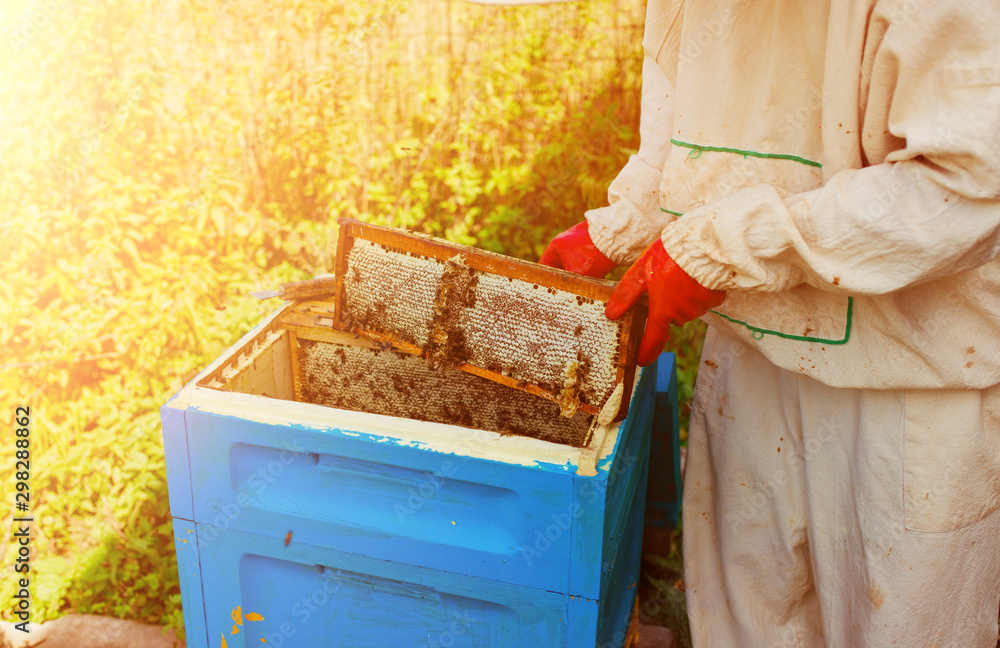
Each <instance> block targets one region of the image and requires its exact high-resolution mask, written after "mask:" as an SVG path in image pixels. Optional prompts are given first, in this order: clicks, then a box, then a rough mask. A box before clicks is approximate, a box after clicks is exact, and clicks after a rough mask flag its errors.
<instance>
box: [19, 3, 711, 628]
mask: <svg viewBox="0 0 1000 648" xmlns="http://www.w3.org/2000/svg"><path fill="white" fill-rule="evenodd" d="M40 11H41V12H42V13H39V12H40ZM642 14H643V7H642V6H641V4H637V3H635V2H633V1H632V0H613V1H611V2H606V3H573V4H560V5H547V6H538V7H526V8H497V7H483V6H478V5H472V4H467V3H464V2H460V1H458V0H434V1H430V0H425V1H421V2H417V1H408V2H402V1H401V0H372V1H370V2H365V3H356V2H339V1H336V0H335V1H334V2H330V1H322V2H321V1H318V0H276V1H273V2H259V1H254V0H250V1H249V2H240V3H236V2H220V3H209V4H205V3H198V2H195V1H194V0H170V1H167V0H129V1H126V0H109V1H108V2H104V3H98V4H90V3H74V2H70V1H69V0H56V1H55V2H50V3H46V4H45V5H44V6H42V5H28V6H15V3H12V2H6V1H0V32H2V33H0V89H2V92H0V114H2V115H3V116H4V118H3V121H4V130H3V132H4V136H3V137H2V138H0V205H3V209H4V212H3V215H2V216H0V241H2V247H0V249H2V252H3V254H0V271H2V273H3V277H4V281H3V282H2V283H0V348H2V350H3V355H2V357H0V411H2V412H9V413H10V414H11V416H12V415H13V408H14V407H15V406H16V405H19V404H28V405H30V406H31V407H32V411H33V414H34V416H33V429H32V469H31V482H32V489H33V499H32V513H33V514H34V515H35V516H36V519H37V524H36V526H35V534H36V535H35V538H34V542H33V547H34V561H33V563H32V564H33V567H34V569H35V574H34V576H35V579H34V580H33V590H34V591H33V594H34V612H35V618H34V620H35V621H42V620H45V619H48V618H52V617H55V616H58V615H60V614H62V613H65V612H67V611H78V612H97V613H106V614H112V615H115V616H120V617H128V618H136V619H142V620H146V621H151V622H159V623H166V624H170V625H173V626H179V625H180V622H181V617H180V606H179V594H178V585H177V572H176V564H175V559H174V555H173V545H172V533H171V528H170V514H169V510H168V503H167V494H166V482H165V475H164V469H163V451H162V447H161V441H160V429H159V422H158V407H159V405H160V404H162V403H163V402H164V401H165V400H166V399H167V398H168V397H169V396H170V394H171V393H173V392H174V391H176V390H177V389H178V388H179V387H180V386H181V385H182V384H184V383H185V382H186V381H187V380H189V379H190V378H191V377H193V375H194V373H195V372H196V371H197V370H198V369H200V368H202V367H204V366H205V365H206V364H207V363H208V362H210V361H211V360H212V359H213V358H215V357H217V356H218V355H219V354H220V353H221V352H222V351H223V350H224V349H225V348H226V347H227V346H228V345H229V344H231V343H232V342H233V341H235V340H236V339H237V338H238V337H239V335H241V334H242V333H243V332H245V331H246V330H247V329H248V328H249V327H251V326H252V325H253V324H254V323H255V322H256V321H258V320H259V319H260V318H261V317H262V315H263V314H264V313H266V312H267V310H269V309H270V308H271V307H272V305H270V304H259V303H257V302H256V301H255V300H253V299H250V298H248V297H247V296H246V291H248V290H253V289H259V288H263V287H271V286H273V285H275V284H277V283H280V282H282V281H290V280H295V279H303V278H307V277H309V276H311V275H313V274H315V273H318V272H323V271H329V270H330V269H331V268H332V267H333V255H334V251H335V248H336V235H337V226H336V218H337V217H340V216H349V217H354V218H360V219H364V220H367V221H370V222H376V223H382V224H390V225H395V226H404V227H410V228H414V229H418V230H421V231H424V232H428V233H431V234H434V235H438V236H444V237H447V238H449V239H452V240H456V241H459V242H462V243H467V244H472V245H478V246H481V247H485V248H488V249H492V250H496V251H499V252H504V253H507V254H512V255H515V256H519V257H523V258H529V259H534V258H537V255H538V254H539V253H540V252H541V249H542V248H543V246H544V244H545V242H546V241H548V240H549V239H550V238H551V236H552V235H554V234H555V233H557V232H558V231H560V230H561V229H563V228H565V227H567V226H569V225H571V224H572V223H575V222H577V221H578V220H580V219H581V218H582V216H583V213H584V211H586V210H587V209H589V208H592V207H596V206H599V205H602V204H603V203H604V201H605V200H606V197H605V195H606V190H607V185H608V183H609V182H610V180H611V179H612V178H613V177H614V175H615V174H616V173H617V171H618V170H619V169H620V168H621V166H622V165H623V164H624V162H625V160H626V159H627V156H628V154H629V153H630V152H632V151H634V150H635V148H636V147H637V144H638V142H637V137H638V135H637V126H636V125H637V122H638V111H639V94H638V88H639V75H640V67H641V49H640V40H641V31H642V26H641V22H642ZM685 330H686V331H688V332H687V333H682V334H681V335H680V347H681V348H683V349H688V348H689V347H690V345H689V344H688V343H689V342H691V341H692V340H693V341H696V340H697V338H698V331H697V330H696V329H685ZM690 331H694V332H693V333H692V332H690ZM685 353H686V354H685V355H684V356H683V362H682V364H681V370H682V379H683V382H684V385H683V386H682V389H684V390H687V391H685V392H684V393H685V394H687V393H689V390H690V381H691V380H692V379H693V372H694V370H695V368H696V363H692V362H691V360H692V358H693V357H694V356H692V355H691V353H690V352H687V351H686V352H685ZM7 429H10V427H9V425H8V427H7ZM12 446H13V440H12V438H11V436H10V435H8V434H7V433H6V432H0V454H2V456H5V457H6V456H11V453H10V451H11V449H12ZM12 468H13V466H12V464H11V462H4V463H0V484H2V492H4V493H8V492H12V488H9V486H11V484H12V483H13V480H14V475H13V471H12ZM11 517H12V516H9V515H8V516H6V517H4V518H3V522H0V524H3V525H9V520H10V519H11ZM5 530H9V529H5ZM10 552H11V547H10V546H7V547H6V548H5V550H4V553H3V555H2V556H0V558H2V561H3V563H4V564H8V560H9V558H10V557H11V555H12V554H11V553H10ZM12 594H13V582H11V580H10V579H8V578H6V577H4V579H3V580H2V581H0V610H2V611H0V615H5V614H6V613H7V612H6V611H7V610H10V609H11V606H10V600H11V599H10V596H11V595H12Z"/></svg>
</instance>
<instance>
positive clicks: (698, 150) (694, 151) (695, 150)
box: [670, 139, 823, 169]
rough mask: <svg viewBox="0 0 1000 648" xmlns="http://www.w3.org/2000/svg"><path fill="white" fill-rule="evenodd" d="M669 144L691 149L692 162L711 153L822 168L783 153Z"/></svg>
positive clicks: (676, 142)
mask: <svg viewBox="0 0 1000 648" xmlns="http://www.w3.org/2000/svg"><path fill="white" fill-rule="evenodd" d="M670 143H671V144H674V145H676V146H683V147H684V148H689V149H691V152H690V153H688V157H689V158H691V159H692V160H697V159H698V158H699V157H701V154H702V152H704V151H709V152H711V153H735V154H737V155H742V156H743V157H744V158H747V157H757V158H768V159H772V160H792V161H793V162H801V163H802V164H807V165H809V166H811V167H817V168H820V169H821V168H823V165H822V164H820V163H819V162H816V161H815V160H807V159H806V158H804V157H799V156H798V155H786V154H784V153H759V152H757V151H745V150H743V149H735V148H727V147H725V146H701V145H700V144H690V143H688V142H682V141H680V140H675V139H672V140H670Z"/></svg>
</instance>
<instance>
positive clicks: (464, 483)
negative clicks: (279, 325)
mask: <svg viewBox="0 0 1000 648" xmlns="http://www.w3.org/2000/svg"><path fill="white" fill-rule="evenodd" d="M289 308H290V305H288V304H286V305H285V306H283V307H282V308H280V309H279V310H278V311H276V312H275V313H273V314H272V315H271V316H270V317H268V318H267V319H266V320H264V321H263V322H262V323H261V324H260V325H259V326H258V327H256V328H255V329H254V330H253V331H251V332H250V333H248V334H247V335H246V336H245V337H244V338H243V339H241V340H240V341H239V342H238V343H237V344H236V345H234V346H233V347H232V348H231V349H229V350H228V351H227V352H226V353H225V354H223V355H222V356H221V357H220V358H219V359H218V360H216V361H215V362H214V363H213V364H212V365H211V366H209V367H208V368H207V369H206V370H205V371H203V372H202V373H201V374H200V375H199V376H198V377H196V378H195V379H194V380H193V381H192V382H191V383H189V384H188V385H187V386H186V387H184V388H183V389H182V390H181V391H180V392H179V393H178V394H177V395H176V396H175V397H174V398H173V399H172V400H171V401H170V402H168V403H167V404H166V405H165V406H164V407H163V409H162V417H163V423H164V446H165V450H166V455H167V470H168V477H169V488H170V503H171V511H172V514H173V516H174V518H175V525H174V526H175V533H176V543H175V544H176V547H177V550H178V564H179V567H180V569H181V578H182V597H183V604H184V610H185V623H186V626H187V631H188V638H189V645H190V646H201V645H205V646H207V645H213V646H215V645H218V642H219V639H218V638H219V636H220V635H219V633H220V632H221V633H223V634H224V635H225V637H226V639H227V641H228V645H230V646H237V645H244V644H243V642H244V641H246V643H247V644H249V643H250V641H247V640H248V639H249V638H251V637H252V638H254V641H256V640H257V639H258V638H262V637H269V639H268V641H269V643H270V644H271V645H274V644H275V643H276V641H282V639H281V638H282V637H284V638H285V639H288V641H289V642H290V643H288V645H296V646H300V645H301V646H307V645H308V646H312V645H316V646H318V645H328V644H324V643H322V640H320V639H317V640H316V641H320V643H315V642H313V643H309V642H311V641H313V639H309V638H310V637H330V636H332V635H331V633H334V634H335V633H337V632H339V633H341V635H338V636H342V637H345V638H346V637H347V636H348V635H350V634H351V633H353V632H362V631H363V632H369V633H370V632H380V633H382V635H384V637H385V639H384V645H386V646H389V645H403V643H399V642H400V641H402V642H404V643H406V642H407V641H411V640H412V637H411V636H409V635H407V633H408V632H410V633H412V632H416V630H414V628H419V629H421V630H420V631H421V632H423V631H424V630H428V631H430V630H431V629H436V628H440V627H444V628H445V631H446V630H447V626H448V625H449V624H450V623H451V622H452V621H454V619H453V618H452V617H450V616H447V615H445V617H442V616H441V614H442V613H441V610H443V609H445V608H447V609H449V610H452V611H461V610H464V611H465V612H464V613H465V614H466V615H468V614H470V612H469V611H470V610H472V611H473V612H471V613H472V614H479V615H480V617H481V618H480V621H481V622H482V623H481V626H482V627H489V628H492V630H490V632H491V633H492V634H491V635H489V636H484V637H483V638H482V641H481V642H480V643H477V642H476V641H478V640H474V639H475V637H473V634H474V633H472V631H471V630H468V632H469V633H470V634H469V635H467V636H463V638H464V639H465V640H466V641H465V642H459V644H458V645H475V646H478V645H483V646H486V645H489V646H497V645H511V646H513V645H539V646H546V645H551V646H580V645H593V643H594V642H595V641H605V640H611V637H612V635H613V634H614V633H617V632H620V631H623V629H624V628H625V626H626V625H627V619H628V615H629V611H630V608H631V605H632V602H633V600H634V595H635V589H634V588H635V582H634V579H635V577H636V574H637V567H638V556H639V542H640V541H641V525H642V512H643V507H644V500H645V482H646V470H647V462H648V453H647V448H648V442H649V428H650V418H651V411H650V410H651V406H647V405H649V404H651V403H652V401H653V398H652V391H653V386H654V385H655V372H653V371H648V370H647V371H644V372H642V373H640V375H639V376H638V378H637V381H636V388H635V389H634V390H633V398H632V400H633V409H632V412H631V414H630V415H629V417H628V418H627V419H626V420H625V421H623V422H621V423H620V424H615V425H612V426H595V429H594V433H593V434H592V435H591V438H590V441H589V443H588V444H587V446H586V447H583V448H573V447H569V446H562V445H559V444H554V443H549V442H545V441H539V440H537V439H531V438H523V437H516V436H502V435H500V434H497V433H492V432H485V431H474V430H469V429H466V428H461V427H457V426H452V425H444V424H438V423H426V422H420V421H411V420H406V419H399V418H393V417H385V416H379V415H374V414H365V413H359V412H351V411H345V410H336V409H332V408H329V407H324V406H320V405H313V404H309V403H298V402H292V401H288V400H277V399H275V398H262V397H261V396H256V395H251V394H245V393H236V392H226V391H220V390H218V389H214V388H211V387H206V386H204V385H203V384H200V383H204V382H205V381H206V380H207V379H210V378H211V376H212V375H213V374H218V372H220V371H225V370H226V368H227V367H228V368H229V370H230V371H231V372H233V371H235V372H239V368H240V366H243V368H244V369H247V368H249V367H253V370H252V371H244V372H243V373H242V376H243V378H242V380H245V381H247V383H246V384H245V385H244V388H245V389H248V390H250V391H253V390H257V391H265V390H266V389H269V388H270V389H274V390H275V394H273V395H274V396H278V395H281V394H280V393H279V392H280V390H286V391H287V390H292V391H294V387H293V386H292V382H293V381H292V380H291V369H290V367H289V368H288V369H286V368H285V367H288V365H289V364H290V362H291V357H290V354H288V350H289V344H290V336H291V335H292V333H290V332H283V333H281V334H280V335H278V336H277V337H275V336H273V335H269V333H270V332H271V331H273V330H274V325H275V322H276V321H277V320H278V319H279V318H280V317H281V316H282V314H283V313H285V312H287V310H288V309H289ZM268 338H270V339H268ZM255 343H256V344H255ZM255 346H256V351H255V352H254V351H253V349H254V348H255ZM283 354H284V355H283ZM286 356H287V357H286ZM283 358H284V359H283ZM285 395H286V396H287V394H285ZM637 405H638V406H637ZM255 477H257V479H256V480H255V479H254V478H255ZM362 482H364V483H363V484H362V485H361V486H360V487H358V488H357V490H351V488H349V485H351V484H354V485H355V486H357V484H359V483H362ZM331 484H333V485H332V486H331ZM258 491H259V492H258ZM345 491H346V493H345ZM347 494H349V495H350V497H347V496H346V495H347ZM355 500H356V501H355ZM449 518H454V519H449ZM449 523H450V524H449ZM320 565H322V567H320ZM307 572H308V573H307ZM324 574H326V575H325V576H324ZM330 574H334V576H330ZM276 579H277V580H276ZM324 579H325V580H324ZM285 580H287V582H289V583H291V582H294V583H298V584H299V586H300V589H301V587H305V588H307V589H308V588H310V587H312V588H313V590H311V591H312V592H314V593H315V592H320V593H319V594H317V597H318V598H322V599H330V600H333V599H334V598H335V597H336V596H339V597H340V599H338V600H339V601H340V603H339V604H340V605H349V606H350V605H358V606H360V609H369V608H372V606H373V605H374V607H376V608H377V607H379V606H378V605H375V604H374V603H372V600H367V599H366V600H365V601H361V600H360V599H357V598H356V596H359V595H360V594H359V592H362V591H365V592H370V591H373V590H374V591H377V592H380V593H381V594H380V596H382V597H383V598H382V599H380V600H383V602H384V601H388V600H390V599H391V600H393V601H395V602H394V603H393V604H392V605H389V606H388V608H389V609H393V610H396V611H397V612H398V611H399V610H400V609H404V608H405V607H406V605H405V604H401V603H399V601H404V602H405V601H409V602H411V603H412V601H414V600H416V598H414V597H417V596H419V598H420V600H421V601H424V600H427V599H428V597H431V598H432V599H433V600H434V601H436V603H435V605H436V606H437V607H435V605H431V606H430V607H426V606H425V607H424V608H420V609H422V610H423V612H424V613H419V611H417V612H415V611H414V610H413V609H409V610H405V613H404V617H403V618H402V619H400V618H399V617H397V618H396V620H395V622H392V621H391V620H389V619H387V618H381V617H380V618H378V619H377V622H376V621H374V620H373V623H372V624H365V623H362V624H361V625H364V626H366V627H365V628H363V629H362V628H360V627H355V626H356V625H357V624H355V623H354V622H346V621H344V620H343V619H342V618H340V617H337V615H335V614H334V615H333V616H332V617H331V616H330V613H329V611H328V613H327V614H326V615H325V616H324V617H323V618H328V617H329V618H331V619H334V620H333V621H329V622H327V621H324V622H323V623H320V621H319V620H318V619H319V616H316V617H314V619H313V621H312V622H311V623H310V622H308V621H302V616H301V615H300V616H299V617H298V621H301V623H300V624H299V625H295V623H296V619H295V618H293V616H289V615H294V613H295V612H296V611H298V612H302V610H296V609H295V608H294V605H291V603H289V605H290V606H291V607H290V608H289V611H288V614H286V615H285V617H287V623H288V624H291V625H290V626H288V627H286V626H285V625H284V624H285V623H286V621H282V623H280V624H277V625H269V624H267V623H263V622H262V625H260V626H256V625H253V624H246V626H245V628H244V631H243V632H241V633H240V634H237V635H233V636H230V634H229V633H228V630H230V629H231V627H232V619H231V618H230V616H231V612H232V610H233V609H234V608H235V607H236V606H241V607H242V610H243V612H245V613H249V612H258V613H260V612H261V610H254V609H251V608H252V607H253V606H257V607H263V608H267V610H268V614H272V615H274V616H272V618H274V619H275V620H276V621H277V620H280V619H281V618H283V617H282V616H281V614H278V613H276V612H275V609H277V608H275V606H278V607H279V608H280V606H281V601H282V600H285V601H286V602H287V601H291V600H293V599H288V598H287V597H288V596H291V595H292V593H291V592H286V593H282V592H280V591H279V592H277V595H276V596H277V598H275V597H273V596H272V597H270V598H269V597H268V596H266V595H265V594H263V593H261V592H262V591H263V590H266V589H267V588H269V587H278V588H279V590H280V588H281V582H285ZM279 581H281V582H279ZM362 582H363V583H364V586H363V587H361V589H359V586H358V584H359V583H362ZM328 586H329V587H328ZM317 587H318V588H320V589H316V588H317ZM261 588H263V589H261ZM330 588H332V589H333V592H326V590H328V589H330ZM365 588H367V589H365ZM421 588H422V589H421ZM307 593H308V592H307ZM364 596H368V594H365V595H364ZM345 597H346V598H345ZM351 597H355V598H351ZM386 597H388V598H386ZM393 597H396V598H393ZM399 597H402V598H399ZM477 597H478V598H477ZM230 599H232V600H230ZM348 599H349V600H348ZM397 599H398V600H397ZM345 601H346V602H345ZM400 605H402V608H401V607H400ZM449 606H450V607H449ZM383 607H385V606H383ZM307 609H308V607H307ZM380 609H381V608H380ZM435 610H437V611H436V612H435ZM371 613H372V614H375V612H371ZM303 614H304V613H303ZM264 616H265V621H266V619H267V615H266V614H265V615H264ZM375 616H377V614H376V615H375ZM334 617H336V618H334ZM338 619H339V620H338ZM317 623H319V625H316V624H317ZM324 623H325V624H326V625H323V624H324ZM477 623H478V622H477ZM331 624H332V625H331ZM387 624H388V625H387ZM462 627H463V628H464V627H465V626H462ZM476 627H477V628H478V627H480V625H478V624H477V626H476ZM287 630H291V631H292V632H293V634H294V633H298V637H297V639H295V640H292V639H289V637H290V636H291V635H289V633H288V632H287ZM443 632H444V631H443ZM477 632H478V631H477ZM258 635H259V637H258ZM428 636H430V635H428ZM443 636H444V635H442V637H443ZM213 637H214V639H213ZM491 637H492V638H491ZM452 638H454V637H452ZM307 639H308V641H306V640H307ZM338 641H342V640H338ZM369 641H372V640H371V638H370V637H369ZM380 641H381V640H380ZM441 641H442V642H444V641H445V639H442V640H441ZM491 641H492V643H491ZM303 642H305V643H303ZM519 642H520V643H519ZM254 645H257V644H256V643H255V644H254ZM329 645H345V646H346V645H353V644H351V643H336V644H329ZM365 645H369V644H365ZM371 645H375V644H371ZM377 645H383V643H378V644H377ZM408 645H409V644H408ZM414 645H415V644H414ZM420 645H436V644H435V643H424V644H420ZM437 645H445V643H441V642H439V643H438V644H437Z"/></svg>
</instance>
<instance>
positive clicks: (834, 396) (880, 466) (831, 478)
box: [683, 328, 1000, 648]
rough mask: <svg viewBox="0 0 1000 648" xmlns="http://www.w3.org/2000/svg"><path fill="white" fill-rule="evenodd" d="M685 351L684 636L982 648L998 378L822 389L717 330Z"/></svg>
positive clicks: (840, 647)
mask: <svg viewBox="0 0 1000 648" xmlns="http://www.w3.org/2000/svg"><path fill="white" fill-rule="evenodd" d="M790 343H791V344H796V343H798V342H794V341H793V342H790ZM886 361H887V362H891V359H890V358H887V359H886ZM701 362H702V364H701V367H700V368H699V375H698V384H697V386H696V389H695V398H694V403H693V408H692V413H691V429H690V438H689V442H688V455H687V457H688V460H687V469H686V477H685V485H684V489H685V492H684V509H683V515H684V517H683V522H684V527H683V528H684V556H685V581H686V596H687V604H688V614H689V616H690V619H691V632H692V636H693V640H694V646H695V648H778V647H780V648H785V647H789V648H790V647H800V648H824V647H828V648H869V647H871V648H875V647H882V646H900V647H905V648H922V647H931V646H939V647H942V648H944V647H954V648H994V646H995V645H996V641H997V609H998V607H1000V513H997V512H995V511H994V509H995V506H987V504H988V502H987V503H984V498H985V500H988V499H989V496H990V495H989V494H990V493H994V494H995V492H996V490H1000V483H992V480H993V479H995V478H996V477H997V475H998V471H997V470H996V468H997V466H998V465H1000V452H998V453H997V454H995V455H994V454H993V452H994V450H993V449H994V448H1000V445H998V444H1000V424H998V414H1000V388H998V387H993V388H990V389H987V390H984V391H981V392H980V391H941V390H938V391H898V390H897V391H891V390H886V391H876V390H856V389H838V388H833V387H829V386H826V385H824V384H822V383H820V382H817V381H816V380H814V379H811V378H808V377H805V376H802V375H799V374H797V373H794V372H790V371H786V370H784V369H780V368H778V367H776V366H775V365H773V364H771V363H770V362H769V361H768V360H767V359H765V358H764V357H763V356H762V355H761V354H760V353H759V352H757V351H756V350H754V349H753V348H752V347H750V346H748V345H747V344H745V343H743V342H741V341H739V340H737V339H736V338H734V337H731V336H729V335H727V334H726V333H723V332H720V331H719V330H718V329H715V328H712V329H710V330H709V333H708V337H707V339H706V341H705V348H704V352H703V354H702V359H701ZM984 480H986V481H987V482H988V483H986V484H983V483H982V482H983V481H984ZM967 486H968V487H967ZM984 493H985V495H984ZM991 511H994V512H992V513H991Z"/></svg>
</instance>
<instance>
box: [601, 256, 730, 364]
mask: <svg viewBox="0 0 1000 648" xmlns="http://www.w3.org/2000/svg"><path fill="white" fill-rule="evenodd" d="M643 293H648V294H649V317H648V318H647V319H646V332H645V333H644V334H643V336H642V342H641V343H639V366H640V367H645V366H646V365H650V364H652V363H653V362H654V361H655V360H656V358H657V356H659V355H660V352H662V351H663V345H664V344H666V342H667V340H669V339H670V325H671V324H673V325H674V326H680V325H681V324H684V323H685V322H690V321H691V320H693V319H696V318H698V317H701V316H702V315H704V314H705V313H707V312H708V311H710V310H712V309H713V308H715V307H716V306H718V305H719V304H721V303H722V300H723V299H725V298H726V293H725V291H721V290H709V289H708V288H705V287H704V286H702V285H701V284H700V283H698V282H697V281H695V280H694V279H692V278H691V275H689V274H688V273H686V272H684V271H683V270H682V269H681V267H680V266H679V265H677V264H676V263H674V260H673V259H671V258H670V255H669V254H667V251H666V250H664V249H663V243H662V242H661V241H660V240H657V241H656V243H653V244H652V245H650V246H649V247H648V248H646V251H645V252H643V253H642V256H640V257H639V260H638V261H636V262H635V263H634V264H632V267H631V268H629V269H628V270H627V271H626V272H625V276H624V277H622V280H621V281H619V282H618V287H617V288H615V291H614V292H613V293H612V294H611V299H610V300H608V305H607V306H606V307H605V309H604V315H605V316H606V317H607V318H608V319H612V320H616V319H618V318H619V317H621V316H622V315H624V314H625V313H626V312H627V311H628V310H629V309H630V308H632V307H633V306H635V303H636V302H637V301H639V298H640V297H642V295H643Z"/></svg>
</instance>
